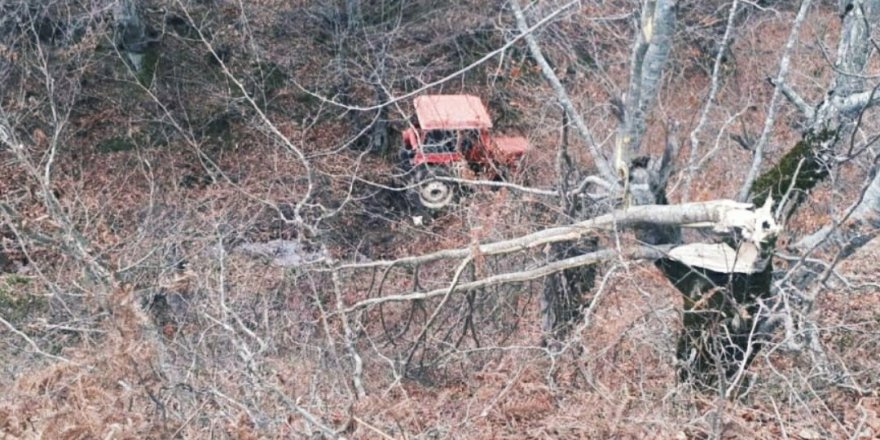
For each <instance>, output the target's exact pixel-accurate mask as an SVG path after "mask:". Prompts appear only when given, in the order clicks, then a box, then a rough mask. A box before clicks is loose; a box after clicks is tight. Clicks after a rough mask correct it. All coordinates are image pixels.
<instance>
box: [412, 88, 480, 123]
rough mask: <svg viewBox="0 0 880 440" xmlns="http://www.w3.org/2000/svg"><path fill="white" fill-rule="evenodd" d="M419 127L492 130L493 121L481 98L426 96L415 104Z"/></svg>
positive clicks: (417, 99)
mask: <svg viewBox="0 0 880 440" xmlns="http://www.w3.org/2000/svg"><path fill="white" fill-rule="evenodd" d="M414 105H415V108H416V116H417V117H418V118H419V125H421V127H422V128H423V129H425V130H471V129H484V128H486V129H488V128H492V119H490V118H489V112H488V111H486V107H485V106H484V105H483V102H482V101H480V98H478V97H476V96H471V95H426V96H419V97H418V98H416V99H415V102H414Z"/></svg>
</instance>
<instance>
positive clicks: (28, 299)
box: [0, 275, 48, 324]
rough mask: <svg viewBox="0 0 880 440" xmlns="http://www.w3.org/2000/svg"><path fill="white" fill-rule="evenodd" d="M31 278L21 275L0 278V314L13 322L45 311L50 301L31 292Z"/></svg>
mask: <svg viewBox="0 0 880 440" xmlns="http://www.w3.org/2000/svg"><path fill="white" fill-rule="evenodd" d="M29 288H30V279H28V278H26V277H22V276H19V275H7V276H4V277H3V278H0V315H2V316H3V318H4V319H6V320H7V321H9V322H10V323H12V324H15V323H17V322H21V321H22V320H24V319H26V318H28V317H30V316H32V315H34V314H36V313H43V312H45V311H46V308H47V307H48V301H47V300H46V298H44V297H42V296H37V295H34V294H32V293H31V292H29V290H30V289H29Z"/></svg>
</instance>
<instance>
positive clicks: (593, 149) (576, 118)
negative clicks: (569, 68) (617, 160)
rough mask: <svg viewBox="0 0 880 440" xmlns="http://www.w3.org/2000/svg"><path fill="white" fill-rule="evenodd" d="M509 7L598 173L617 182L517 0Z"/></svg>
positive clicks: (512, 1)
mask: <svg viewBox="0 0 880 440" xmlns="http://www.w3.org/2000/svg"><path fill="white" fill-rule="evenodd" d="M510 7H511V9H513V15H514V16H515V17H516V25H517V28H518V29H519V31H520V34H521V35H522V36H523V37H524V38H525V40H526V44H527V45H528V47H529V52H530V53H531V55H532V58H534V59H535V62H537V63H538V65H539V66H540V67H541V73H542V74H543V75H544V79H546V80H547V82H548V83H550V87H551V88H552V89H553V92H554V93H556V99H558V100H559V103H560V104H562V107H563V108H564V109H565V112H566V113H567V114H568V117H569V119H571V121H572V122H574V126H575V128H577V131H578V134H580V135H581V138H583V139H584V142H586V144H587V148H589V150H590V155H591V156H592V158H593V163H595V164H596V168H597V169H598V170H599V174H601V175H602V178H604V179H605V180H606V181H608V182H609V183H610V184H612V185H613V184H614V183H615V182H617V175H616V174H615V173H614V171H613V170H612V169H611V166H610V165H609V164H608V161H606V160H605V157H603V156H602V154H601V153H600V152H599V146H598V144H597V143H596V139H595V138H594V137H593V133H592V132H591V131H590V128H589V127H587V124H586V123H584V119H583V118H582V117H581V115H580V113H579V112H578V111H577V109H575V107H574V104H572V102H571V98H569V97H568V93H567V92H566V91H565V87H564V86H563V85H562V82H560V81H559V78H558V77H557V76H556V73H555V72H553V68H552V67H550V64H549V63H548V62H547V59H546V58H544V54H543V53H542V52H541V47H540V46H538V41H537V39H535V36H534V35H533V34H532V32H530V29H532V28H529V24H528V22H527V21H526V17H525V15H524V14H523V11H522V8H520V6H519V0H511V1H510ZM557 12H558V11H557ZM554 14H555V12H554ZM551 15H553V14H551Z"/></svg>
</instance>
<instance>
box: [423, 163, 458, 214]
mask: <svg viewBox="0 0 880 440" xmlns="http://www.w3.org/2000/svg"><path fill="white" fill-rule="evenodd" d="M448 176H449V173H447V172H446V171H445V170H443V169H439V168H427V169H425V170H422V172H420V173H419V175H418V187H417V188H416V190H417V191H418V195H419V202H420V203H421V204H422V206H424V207H426V208H428V209H443V208H445V207H446V206H448V205H449V204H450V203H452V200H453V199H454V198H455V185H453V183H452V182H448V181H444V180H440V179H438V177H448Z"/></svg>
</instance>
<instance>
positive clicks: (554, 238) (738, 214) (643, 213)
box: [337, 200, 762, 269]
mask: <svg viewBox="0 0 880 440" xmlns="http://www.w3.org/2000/svg"><path fill="white" fill-rule="evenodd" d="M757 212H758V211H755V210H754V209H753V206H752V204H750V203H739V202H736V201H733V200H713V201H709V202H694V203H684V204H680V205H641V206H631V207H629V208H627V209H625V210H617V211H613V212H611V213H608V214H605V215H601V216H598V217H595V218H591V219H589V220H584V221H581V222H578V223H574V224H571V225H566V226H557V227H554V228H548V229H544V230H542V231H538V232H533V233H531V234H528V235H523V236H521V237H517V238H513V239H509V240H501V241H496V242H492V243H485V244H481V245H479V246H478V247H476V248H474V247H471V246H468V247H463V248H457V249H444V250H441V251H437V252H433V253H430V254H425V255H420V256H413V257H405V258H400V259H397V260H379V261H372V262H368V263H357V264H346V265H340V266H338V267H337V269H366V268H373V267H387V266H397V265H416V264H424V263H429V262H432V261H438V260H444V259H455V258H466V257H468V256H470V255H471V254H472V252H478V253H480V254H482V255H502V254H508V253H513V252H519V251H524V250H528V249H535V248H538V247H540V246H544V245H547V244H551V243H558V242H563V241H572V240H577V239H579V238H581V237H582V236H584V235H585V234H587V233H589V232H592V231H596V230H599V229H613V228H627V227H636V226H641V225H667V226H668V225H673V226H675V225H678V226H681V225H690V226H691V227H710V228H717V229H718V230H720V231H729V230H731V229H734V228H735V229H741V228H744V227H747V225H749V224H750V221H749V220H748V219H750V218H751V219H752V220H751V221H753V222H758V221H759V219H760V218H762V217H760V216H758V215H756V213H757ZM758 226H760V225H758ZM752 227H753V228H754V227H755V226H752Z"/></svg>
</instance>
